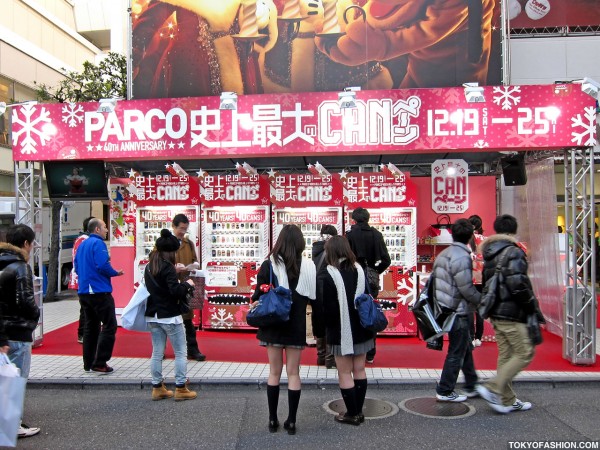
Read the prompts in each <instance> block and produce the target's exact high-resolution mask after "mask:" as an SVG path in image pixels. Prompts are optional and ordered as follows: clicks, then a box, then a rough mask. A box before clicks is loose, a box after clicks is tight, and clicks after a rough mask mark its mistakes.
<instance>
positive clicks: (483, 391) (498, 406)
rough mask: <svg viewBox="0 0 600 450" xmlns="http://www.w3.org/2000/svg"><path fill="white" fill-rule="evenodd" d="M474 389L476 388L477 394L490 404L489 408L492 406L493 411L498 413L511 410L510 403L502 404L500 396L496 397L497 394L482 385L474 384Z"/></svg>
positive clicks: (505, 412) (506, 412)
mask: <svg viewBox="0 0 600 450" xmlns="http://www.w3.org/2000/svg"><path fill="white" fill-rule="evenodd" d="M475 389H477V392H479V395H481V397H482V398H483V399H484V400H485V401H486V402H487V404H488V405H490V408H492V409H493V410H494V411H496V412H499V413H500V414H508V413H509V412H511V411H512V410H513V407H512V405H511V406H504V405H503V404H502V401H501V400H500V398H498V395H497V394H496V393H494V392H492V391H490V390H489V389H488V388H487V387H485V386H484V385H482V384H478V385H477V386H475Z"/></svg>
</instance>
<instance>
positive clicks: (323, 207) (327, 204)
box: [269, 163, 343, 258]
mask: <svg viewBox="0 0 600 450" xmlns="http://www.w3.org/2000/svg"><path fill="white" fill-rule="evenodd" d="M308 168H309V170H310V171H311V172H312V173H308V174H278V173H275V172H271V173H270V174H269V180H270V182H271V202H272V203H273V211H272V220H273V243H274V242H275V241H276V240H277V236H279V233H280V232H281V229H282V228H283V226H284V225H288V224H294V225H298V226H299V227H300V229H301V230H302V233H303V234H304V238H305V240H306V249H305V250H304V256H305V257H306V258H311V256H312V244H313V242H315V241H317V240H318V239H319V238H320V234H321V233H320V231H321V226H322V225H333V226H335V227H336V228H337V230H338V233H339V234H342V230H343V226H342V219H343V217H342V206H343V205H342V203H343V202H342V192H343V190H342V184H341V183H340V181H339V178H337V177H335V176H333V175H331V174H330V173H329V172H327V171H326V170H325V169H324V168H323V167H322V166H321V165H319V164H318V163H317V166H316V167H315V166H312V165H310V166H308Z"/></svg>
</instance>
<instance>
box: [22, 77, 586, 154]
mask: <svg viewBox="0 0 600 450" xmlns="http://www.w3.org/2000/svg"><path fill="white" fill-rule="evenodd" d="M483 96H484V98H485V102H483V103H468V102H467V100H466V98H465V92H464V89H463V88H446V89H413V90H392V91H360V92H357V93H356V97H357V101H356V107H355V108H340V105H339V103H338V98H337V97H338V93H337V92H323V93H317V92H315V93H306V94H285V95H284V94H269V95H245V96H241V97H240V98H239V99H238V103H237V110H233V111H221V110H220V109H219V98H218V97H196V98H180V99H154V100H138V101H119V102H118V103H117V106H116V109H115V112H112V113H102V112H98V103H78V104H70V103H61V104H26V105H21V106H19V107H15V108H13V112H12V139H13V159H14V160H15V161H49V160H57V159H69V158H71V159H103V160H108V161H110V160H126V159H141V158H145V159H164V160H169V159H178V160H180V159H198V158H209V157H210V158H215V157H221V158H227V157H231V156H234V155H240V154H243V155H244V156H245V157H260V156H265V157H276V156H284V155H296V156H299V155H309V154H310V155H314V154H315V153H330V154H341V153H344V154H350V153H355V154H366V153H369V152H378V153H395V154H397V153H423V152H439V150H443V151H444V152H447V151H453V150H472V151H483V152H487V151H492V150H506V149H516V150H526V149H528V150H543V149H549V148H550V149H556V148H565V147H586V146H593V145H594V143H595V141H596V130H595V128H596V127H595V125H596V109H595V101H594V99H592V97H590V96H589V95H587V94H584V93H583V92H581V90H580V89H579V86H577V85H550V86H494V87H492V86H486V87H484V88H483ZM248 121H251V124H252V126H250V127H248V126H246V125H245V124H246V123H248Z"/></svg>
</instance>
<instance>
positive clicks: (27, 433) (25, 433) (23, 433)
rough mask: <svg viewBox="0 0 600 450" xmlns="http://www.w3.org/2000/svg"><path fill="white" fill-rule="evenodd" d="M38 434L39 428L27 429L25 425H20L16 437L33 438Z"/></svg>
mask: <svg viewBox="0 0 600 450" xmlns="http://www.w3.org/2000/svg"><path fill="white" fill-rule="evenodd" d="M39 432H40V429H39V428H37V427H28V426H27V425H25V424H24V423H22V424H21V426H20V427H19V432H18V434H17V436H18V437H20V438H26V437H31V436H35V435H36V434H38V433H39Z"/></svg>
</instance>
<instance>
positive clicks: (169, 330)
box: [148, 322, 187, 386]
mask: <svg viewBox="0 0 600 450" xmlns="http://www.w3.org/2000/svg"><path fill="white" fill-rule="evenodd" d="M148 326H149V327H150V334H151V335H152V359H151V360H150V372H151V374H152V384H153V385H154V386H158V385H159V384H161V383H162V382H163V379H164V378H163V374H162V362H163V356H164V354H165V346H166V345H167V337H168V338H169V342H170V343H171V347H173V351H174V352H175V384H176V385H177V386H183V385H185V382H186V380H187V376H186V372H187V350H186V341H185V328H184V326H183V324H182V323H179V324H166V323H156V322H148Z"/></svg>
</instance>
